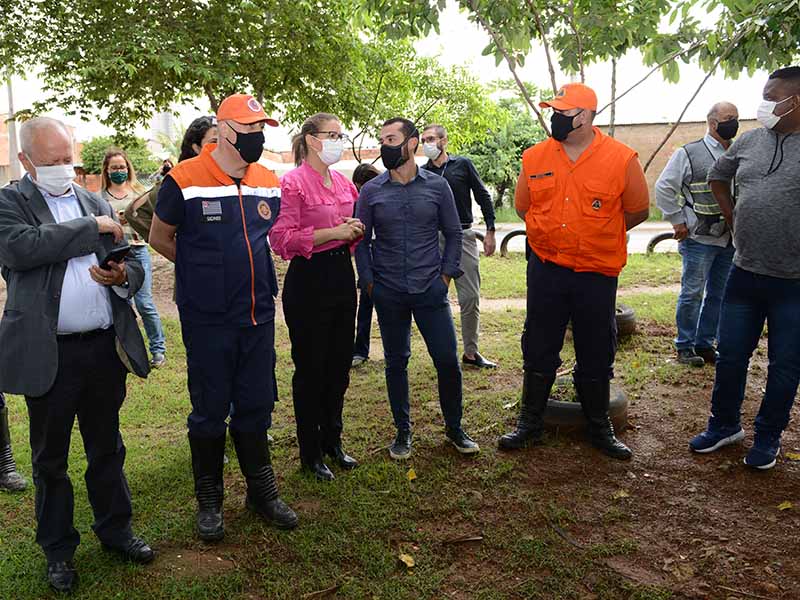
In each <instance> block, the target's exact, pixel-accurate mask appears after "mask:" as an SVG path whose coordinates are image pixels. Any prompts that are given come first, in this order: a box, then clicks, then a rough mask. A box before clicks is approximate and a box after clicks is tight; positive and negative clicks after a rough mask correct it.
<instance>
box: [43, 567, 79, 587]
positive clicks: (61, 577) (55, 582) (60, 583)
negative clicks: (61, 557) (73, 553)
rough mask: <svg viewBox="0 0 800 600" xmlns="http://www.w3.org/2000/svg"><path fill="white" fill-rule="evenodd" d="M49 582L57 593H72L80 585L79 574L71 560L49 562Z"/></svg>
mask: <svg viewBox="0 0 800 600" xmlns="http://www.w3.org/2000/svg"><path fill="white" fill-rule="evenodd" d="M47 582H48V583H49V584H50V587H51V588H53V589H54V590H55V591H57V592H64V593H70V592H71V591H72V590H74V589H75V586H76V585H77V584H78V572H77V571H76V570H75V565H73V564H72V561H71V560H67V561H58V562H48V563H47Z"/></svg>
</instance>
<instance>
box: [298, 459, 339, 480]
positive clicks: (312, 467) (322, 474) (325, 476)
mask: <svg viewBox="0 0 800 600" xmlns="http://www.w3.org/2000/svg"><path fill="white" fill-rule="evenodd" d="M303 470H304V471H306V472H308V473H311V474H312V475H314V477H316V478H317V479H319V480H320V481H333V473H332V472H331V470H330V469H329V468H328V465H326V464H325V463H324V462H322V461H321V460H315V461H314V462H313V463H311V464H309V463H303Z"/></svg>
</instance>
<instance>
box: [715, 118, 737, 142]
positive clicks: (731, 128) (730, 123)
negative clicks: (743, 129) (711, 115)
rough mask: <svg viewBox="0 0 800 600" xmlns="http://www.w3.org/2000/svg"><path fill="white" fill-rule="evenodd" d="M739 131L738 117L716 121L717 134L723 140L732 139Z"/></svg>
mask: <svg viewBox="0 0 800 600" xmlns="http://www.w3.org/2000/svg"><path fill="white" fill-rule="evenodd" d="M738 131H739V119H729V120H727V121H723V122H722V123H717V135H719V137H721V138H722V139H723V140H732V139H733V138H735V137H736V133H737V132H738Z"/></svg>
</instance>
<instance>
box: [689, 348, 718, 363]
mask: <svg viewBox="0 0 800 600" xmlns="http://www.w3.org/2000/svg"><path fill="white" fill-rule="evenodd" d="M694 353H695V354H697V356H699V357H700V358H702V359H703V361H704V362H705V363H706V364H707V365H715V364H717V351H716V350H714V348H695V349H694Z"/></svg>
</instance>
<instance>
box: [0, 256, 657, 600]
mask: <svg viewBox="0 0 800 600" xmlns="http://www.w3.org/2000/svg"><path fill="white" fill-rule="evenodd" d="M492 260H493V259H489V260H486V261H484V265H487V266H490V265H492V264H493V262H492ZM497 260H498V261H499V259H497ZM647 302H655V300H647ZM659 302H660V301H659ZM636 306H640V307H642V310H644V311H645V312H647V311H648V310H650V308H651V305H650V304H647V305H645V304H643V303H641V302H640V303H639V304H637V305H636ZM648 315H650V313H648ZM648 318H649V316H648ZM523 321H524V311H519V310H508V311H504V312H491V313H489V312H487V313H485V314H484V315H483V316H482V336H481V350H482V352H484V353H485V354H486V356H488V357H490V358H492V359H495V360H497V361H498V362H499V363H500V367H499V368H498V369H496V370H493V371H491V372H486V371H479V370H473V369H465V371H464V415H465V417H464V423H465V428H466V429H467V431H468V432H469V433H470V434H472V435H473V437H474V438H475V439H476V440H477V441H478V442H479V443H480V444H481V445H482V449H483V451H482V453H481V454H480V455H478V456H477V457H473V458H471V459H465V458H463V457H461V456H459V455H457V454H456V453H455V451H454V450H453V449H452V448H450V447H449V446H448V445H446V444H445V441H444V436H443V424H442V418H441V414H440V410H439V403H438V396H437V390H436V372H435V369H434V368H433V365H432V364H431V361H430V359H429V357H428V356H427V353H426V352H425V347H424V343H423V341H422V339H421V337H420V336H419V334H418V333H417V332H416V330H415V331H414V333H413V335H412V352H413V355H412V359H411V362H410V364H409V378H410V386H411V398H412V402H411V405H412V406H411V409H412V418H413V420H414V423H415V447H414V452H415V453H414V455H413V457H412V459H411V461H410V462H409V463H408V464H398V463H396V462H393V461H391V460H390V459H389V458H388V456H387V453H386V451H385V449H384V448H385V446H386V445H388V443H389V442H390V441H391V439H392V437H393V434H394V431H393V425H392V419H391V413H390V410H389V405H388V401H387V399H386V389H385V383H384V373H383V363H382V361H381V360H380V359H379V358H378V357H377V352H375V351H373V357H372V358H373V360H371V361H369V362H367V363H366V364H365V365H364V366H363V368H360V369H358V370H356V371H353V373H352V376H351V385H350V389H349V391H348V394H347V399H346V403H345V414H344V423H345V434H344V440H345V445H346V449H347V450H348V451H349V452H351V453H352V454H353V455H354V456H355V457H357V458H358V459H360V460H361V461H362V465H361V466H360V467H359V468H358V469H356V470H355V471H354V472H352V473H342V472H340V471H338V470H335V471H336V474H337V478H336V480H335V481H334V482H333V483H331V484H322V483H318V482H316V481H313V480H310V479H308V478H307V477H306V476H304V475H302V474H301V473H300V472H299V470H298V469H299V460H298V456H297V447H296V441H295V436H294V419H293V411H292V402H291V376H292V366H291V358H290V345H289V340H288V333H287V330H286V327H285V325H284V324H283V323H282V322H279V323H278V324H277V327H276V347H277V351H278V362H279V371H278V386H279V391H280V402H279V403H278V404H277V406H276V410H275V414H274V426H273V429H272V430H271V433H272V434H273V435H274V436H275V440H276V441H275V444H274V446H273V452H272V454H273V461H274V464H275V468H276V472H277V473H278V475H279V479H280V489H281V493H282V496H283V497H284V499H285V500H286V501H287V502H288V503H289V504H290V505H292V506H294V507H295V508H296V510H297V511H298V513H299V515H300V527H299V528H298V529H297V530H295V531H292V532H279V531H276V530H274V529H271V528H269V527H266V526H265V525H264V524H263V523H262V522H261V521H259V520H258V519H257V518H255V517H253V516H252V515H250V514H248V513H247V512H246V511H245V510H244V508H243V500H244V497H243V495H244V491H245V484H244V481H243V479H242V477H241V474H240V473H239V470H238V465H237V461H236V459H235V456H234V454H233V451H232V450H231V449H229V450H228V455H229V457H230V459H231V460H230V463H229V464H228V465H226V467H225V480H226V500H225V515H226V525H227V535H226V538H225V541H224V542H223V543H222V544H220V545H217V546H207V545H203V544H201V543H200V542H199V541H198V540H197V539H196V537H195V534H194V532H193V526H194V512H195V502H194V497H193V489H192V488H193V484H192V477H191V464H190V455H189V448H188V443H187V440H186V415H187V413H188V411H189V400H188V394H187V391H186V380H185V377H186V368H185V355H184V350H183V347H182V345H181V343H180V332H179V324H178V323H177V322H176V321H174V320H170V319H166V320H165V325H166V333H167V338H168V341H169V352H168V363H167V365H166V367H165V368H163V369H160V370H158V371H155V372H154V373H153V374H152V375H151V376H150V378H149V379H148V380H146V381H142V380H138V379H135V378H133V377H131V378H130V379H129V386H128V397H127V400H126V402H125V404H124V405H123V408H122V411H121V423H122V432H123V437H124V439H125V443H126V445H127V448H128V456H127V461H126V471H127V475H128V480H129V482H130V487H131V490H132V493H133V502H134V529H135V531H136V532H137V533H139V534H141V535H142V536H143V537H144V538H145V539H146V540H148V541H149V542H150V543H151V544H152V545H153V546H154V547H155V548H157V549H158V551H159V552H160V557H159V559H158V561H157V562H156V563H155V564H153V565H151V566H149V567H134V566H129V565H125V564H122V563H120V562H119V561H118V560H117V559H116V558H115V557H113V556H110V555H108V554H106V553H105V552H103V551H102V549H101V548H100V546H99V544H98V542H97V540H96V539H95V538H94V535H93V534H92V532H91V527H90V526H91V523H92V514H91V509H90V507H89V504H88V501H87V498H86V489H85V484H84V482H83V471H84V469H85V466H86V463H85V459H84V457H83V449H82V445H81V442H80V436H79V432H78V430H77V425H76V428H75V430H74V432H73V442H72V447H71V452H70V470H69V472H70V476H71V478H72V482H73V485H74V488H75V499H76V508H75V525H76V527H77V529H78V530H79V531H80V533H81V535H82V543H81V546H80V547H79V549H78V553H77V556H76V563H77V566H78V568H79V571H80V574H81V584H80V587H79V588H78V591H77V593H76V594H75V596H74V597H75V598H84V599H96V598H103V599H106V598H124V599H126V600H128V599H133V600H139V599H141V600H144V599H148V600H149V599H170V600H184V599H186V600H189V599H205V598H214V599H215V600H216V599H229V598H230V599H234V598H237V599H238V598H253V599H262V598H269V599H270V600H272V599H292V600H295V599H297V598H302V597H303V595H305V594H309V593H311V592H314V591H318V590H323V589H327V588H330V587H331V586H334V585H339V586H341V587H340V588H339V589H338V592H337V596H336V597H339V598H349V599H359V600H361V599H371V598H397V599H409V600H411V599H414V600H416V599H420V598H425V599H428V598H430V599H434V598H437V599H438V598H446V597H451V596H453V595H455V596H456V597H469V598H485V599H498V600H499V599H503V598H516V597H526V598H580V597H582V595H585V594H586V592H587V589H589V588H591V589H592V590H594V593H596V594H597V597H598V598H603V599H612V598H613V599H615V600H619V599H622V600H629V599H632V598H640V599H643V600H644V599H647V598H652V599H656V598H658V599H664V598H668V597H669V592H668V591H666V590H657V589H653V590H651V589H650V588H644V587H638V586H634V585H632V584H630V583H629V582H626V581H624V580H622V579H621V578H620V577H618V576H617V575H616V574H615V573H613V572H612V571H610V569H609V568H608V567H607V566H606V565H605V564H604V562H603V559H604V557H607V556H611V555H615V554H625V555H628V554H636V553H637V552H638V548H637V545H636V543H635V540H627V539H624V538H623V539H618V538H619V536H613V535H612V536H609V537H608V539H610V540H612V541H611V542H609V543H607V544H604V545H601V546H594V547H593V548H592V549H591V551H589V552H579V551H577V550H576V549H575V548H573V547H572V546H570V545H569V544H567V543H565V541H564V540H563V539H561V538H559V537H558V536H556V535H554V534H553V531H551V529H550V528H548V527H547V526H546V525H545V524H543V523H542V518H541V515H546V518H547V519H548V520H549V521H550V522H551V523H554V524H557V525H558V526H559V527H561V528H564V529H569V528H570V527H573V526H574V525H575V524H576V518H577V516H578V515H579V511H578V510H577V509H578V507H577V506H576V505H575V504H572V503H571V502H568V503H561V504H559V503H557V502H555V501H553V496H552V494H551V493H550V491H549V490H543V489H541V488H532V487H531V486H530V485H528V483H527V479H526V474H525V470H526V460H527V459H526V458H525V457H520V456H518V455H508V454H502V453H500V452H499V451H497V450H496V439H497V436H499V435H500V434H501V433H503V432H504V431H505V430H506V429H507V428H508V427H509V426H510V425H511V424H512V423H513V421H514V417H515V409H513V408H512V409H507V408H504V406H507V405H508V404H509V403H512V402H513V401H514V400H515V399H516V398H517V397H518V395H519V390H520V385H521V351H520V348H519V334H520V331H521V329H522V324H523ZM634 339H637V337H636V336H635V338H634ZM638 339H639V341H638V342H636V344H638V343H640V342H641V343H644V342H645V341H646V340H645V339H644V338H643V336H641V337H640V338H638ZM373 343H374V344H376V346H377V347H379V332H378V329H377V327H375V328H374V329H373ZM637 352H642V350H641V349H638V346H636V347H631V348H623V349H622V351H621V354H620V362H627V361H628V357H637V356H639V355H638V354H637ZM572 356H573V352H572V348H571V344H570V343H569V342H568V343H567V344H566V345H565V348H564V351H563V353H562V357H563V358H564V360H565V363H567V362H569V361H571V360H572ZM641 360H644V358H642V359H641ZM622 371H623V373H625V374H626V376H627V371H626V369H625V368H623V369H622ZM8 400H9V407H10V414H11V430H12V437H13V440H14V447H15V453H16V457H17V459H18V462H19V464H20V465H21V470H22V471H23V473H24V474H25V475H26V476H28V477H30V450H29V448H28V446H27V437H28V436H27V416H26V410H25V404H24V401H23V400H22V399H21V398H19V397H9V399H8ZM548 444H549V445H551V446H552V445H555V446H557V447H559V448H563V450H564V452H565V453H566V452H567V451H572V450H571V449H572V447H573V446H574V444H575V441H574V440H563V439H555V440H549V441H548ZM528 458H530V457H528ZM410 467H413V469H414V470H415V472H416V475H417V477H416V479H414V480H413V481H410V480H409V477H408V469H409V468H410ZM591 485H592V484H591V482H588V481H587V482H586V483H585V485H584V483H583V482H576V483H575V495H574V496H575V498H576V499H588V498H591V495H592V490H591ZM582 511H583V508H581V509H580V512H582ZM604 511H605V509H604ZM601 514H602V513H601ZM33 515H34V492H33V490H32V489H30V490H28V491H27V492H25V493H23V494H20V495H9V494H0V598H4V599H5V598H9V599H11V598H13V599H14V600H34V599H36V600H38V599H41V598H48V597H51V594H50V592H49V591H48V589H47V586H46V583H45V580H44V569H45V561H44V557H43V556H42V554H41V551H40V550H39V548H38V547H37V546H36V544H35V542H34V535H35V522H34V516H33ZM623 519H624V515H623V514H612V513H609V514H608V515H607V517H606V521H607V522H609V523H616V522H618V521H622V520H623ZM597 526H598V527H602V526H604V525H603V521H602V519H598V521H597ZM466 534H481V535H482V536H483V538H484V539H483V541H482V542H480V543H477V544H471V545H463V546H456V545H451V544H449V543H448V540H450V539H451V538H455V537H457V536H461V535H466ZM613 540H618V541H613ZM401 552H403V553H407V554H410V555H412V556H413V557H414V559H415V561H416V565H417V566H416V567H414V568H413V569H407V568H406V567H404V566H402V565H401V564H400V562H399V560H398V555H399V554H400V553H401ZM187 557H194V558H195V559H197V560H201V559H202V560H201V562H200V563H199V564H200V565H203V566H201V567H200V568H198V567H197V566H194V567H193V566H192V564H194V563H192V562H191V561H188V562H187ZM218 559H219V560H218ZM203 561H205V562H203Z"/></svg>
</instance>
